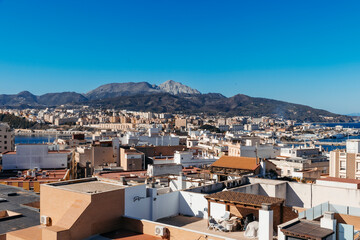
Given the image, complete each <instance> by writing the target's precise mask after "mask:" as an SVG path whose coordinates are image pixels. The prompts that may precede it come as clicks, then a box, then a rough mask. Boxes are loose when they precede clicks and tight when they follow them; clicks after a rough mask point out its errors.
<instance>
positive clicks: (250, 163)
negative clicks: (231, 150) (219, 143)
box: [211, 156, 260, 171]
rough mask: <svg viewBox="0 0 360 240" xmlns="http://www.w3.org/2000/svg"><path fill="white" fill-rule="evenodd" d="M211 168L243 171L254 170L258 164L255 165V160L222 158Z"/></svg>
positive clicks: (248, 158)
mask: <svg viewBox="0 0 360 240" xmlns="http://www.w3.org/2000/svg"><path fill="white" fill-rule="evenodd" d="M211 166H212V167H223V168H235V169H244V170H252V171H254V170H256V169H257V168H258V167H259V166H260V164H256V158H250V157H231V156H222V157H221V158H220V159H218V160H217V161H216V162H214V163H213V164H211Z"/></svg>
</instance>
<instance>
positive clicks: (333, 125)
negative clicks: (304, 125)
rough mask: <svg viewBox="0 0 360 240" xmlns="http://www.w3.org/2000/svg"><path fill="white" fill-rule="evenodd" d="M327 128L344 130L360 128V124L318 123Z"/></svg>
mask: <svg viewBox="0 0 360 240" xmlns="http://www.w3.org/2000/svg"><path fill="white" fill-rule="evenodd" d="M316 124H319V125H323V126H326V127H335V126H343V127H344V128H360V122H356V123H316Z"/></svg>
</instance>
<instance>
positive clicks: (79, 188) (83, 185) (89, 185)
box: [49, 179, 126, 194]
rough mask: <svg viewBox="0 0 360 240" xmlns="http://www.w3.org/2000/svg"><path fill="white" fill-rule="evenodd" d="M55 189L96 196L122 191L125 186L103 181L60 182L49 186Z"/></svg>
mask: <svg viewBox="0 0 360 240" xmlns="http://www.w3.org/2000/svg"><path fill="white" fill-rule="evenodd" d="M49 185H51V186H54V187H56V188H61V189H65V190H70V191H75V192H81V193H88V194H96V193H101V192H109V191H114V190H118V189H123V188H125V187H126V186H122V185H120V184H113V183H108V182H103V181H96V180H91V179H90V180H88V181H79V182H77V181H68V182H61V183H60V184H59V183H54V184H49Z"/></svg>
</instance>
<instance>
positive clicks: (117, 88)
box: [85, 82, 161, 100]
mask: <svg viewBox="0 0 360 240" xmlns="http://www.w3.org/2000/svg"><path fill="white" fill-rule="evenodd" d="M160 92H161V90H160V89H158V87H157V86H156V85H150V84H149V83H147V82H136V83H135V82H128V83H110V84H105V85H102V86H100V87H98V88H96V89H94V90H92V91H90V92H88V93H86V94H85V96H86V97H87V98H88V99H89V100H94V99H106V98H113V97H120V96H133V95H140V94H152V93H160Z"/></svg>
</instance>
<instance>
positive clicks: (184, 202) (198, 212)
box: [179, 191, 208, 219]
mask: <svg viewBox="0 0 360 240" xmlns="http://www.w3.org/2000/svg"><path fill="white" fill-rule="evenodd" d="M205 196H206V194H201V193H193V192H187V191H181V192H180V195H179V197H180V201H179V213H180V214H183V215H187V216H193V217H200V218H204V219H207V218H208V213H207V210H208V209H207V206H208V203H207V200H206V198H205Z"/></svg>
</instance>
